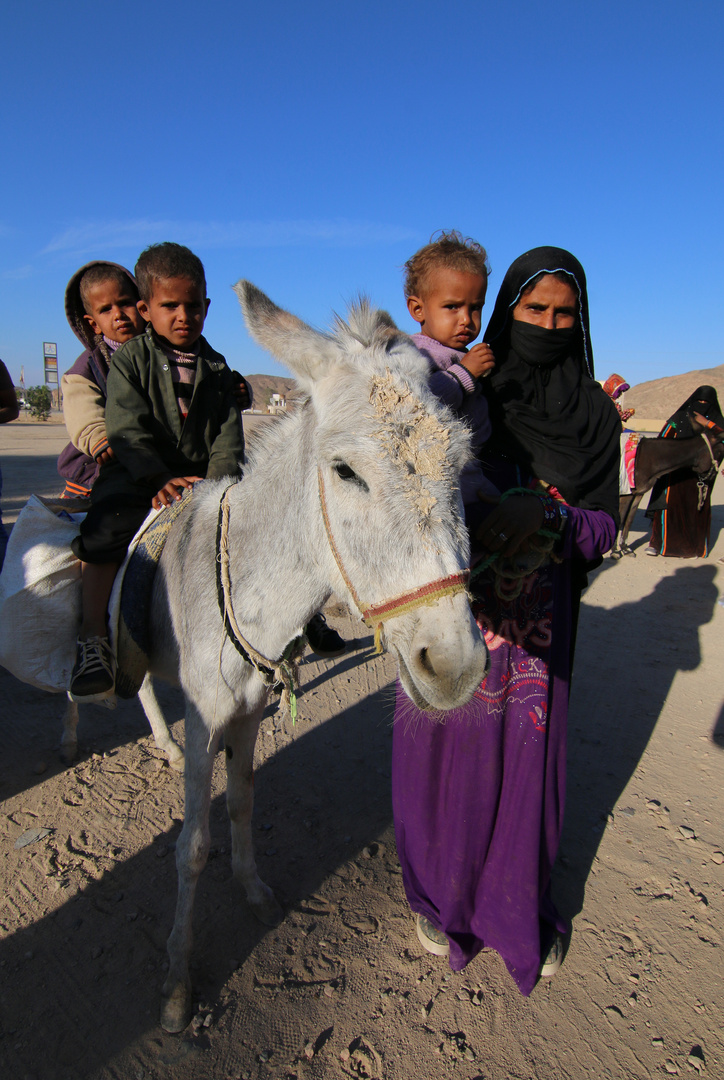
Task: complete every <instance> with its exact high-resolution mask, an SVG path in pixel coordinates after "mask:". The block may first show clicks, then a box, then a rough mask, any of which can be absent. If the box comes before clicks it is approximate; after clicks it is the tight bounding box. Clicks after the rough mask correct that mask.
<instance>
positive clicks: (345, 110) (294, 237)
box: [0, 0, 724, 385]
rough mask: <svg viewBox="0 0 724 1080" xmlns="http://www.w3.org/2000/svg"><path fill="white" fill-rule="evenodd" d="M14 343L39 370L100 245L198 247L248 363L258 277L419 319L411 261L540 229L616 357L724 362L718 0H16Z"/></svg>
mask: <svg viewBox="0 0 724 1080" xmlns="http://www.w3.org/2000/svg"><path fill="white" fill-rule="evenodd" d="M0 25H1V26H2V31H3V39H4V41H5V47H4V49H3V63H2V66H1V67H0V103H1V104H0V137H1V142H0V145H2V148H3V151H4V152H3V165H2V169H1V170H0V195H1V197H0V247H1V250H2V256H1V257H0V277H1V278H2V289H1V290H0V296H1V298H2V299H1V303H0V357H2V359H3V360H4V361H5V363H6V364H7V366H8V368H9V370H10V373H11V375H12V376H13V378H14V379H16V380H17V379H18V377H19V375H20V366H21V365H24V366H25V379H26V384H27V385H30V384H32V383H38V382H40V381H41V380H42V363H41V358H42V342H43V341H44V340H45V341H55V342H57V343H58V353H59V366H60V370H61V371H62V370H64V369H66V368H67V367H69V366H70V364H71V363H72V362H73V360H74V359H75V357H76V356H77V355H78V353H79V351H80V347H79V343H78V342H77V340H76V339H75V337H74V336H73V334H72V332H71V331H70V329H69V327H68V325H67V322H66V320H65V315H64V310H63V294H64V290H65V285H66V283H67V281H68V278H69V277H70V276H71V274H72V273H73V272H74V271H75V270H76V269H77V268H78V267H79V266H80V265H81V264H82V263H84V262H87V261H88V260H90V259H93V258H107V259H111V260H114V261H117V262H121V263H123V264H124V265H126V266H128V267H131V268H132V267H133V264H134V263H135V259H136V257H137V255H138V254H139V252H140V251H141V249H142V248H143V247H145V246H146V245H147V244H149V243H155V242H158V241H161V240H176V241H179V242H181V243H185V244H188V245H189V246H190V247H192V248H193V249H194V250H195V251H196V252H197V253H198V254H199V255H200V256H201V258H202V259H203V261H204V264H205V266H206V271H207V279H208V287H209V295H210V297H211V300H212V304H211V309H210V312H209V317H208V319H207V323H206V329H205V335H206V337H207V338H208V340H209V341H210V342H211V344H212V345H213V346H214V347H215V348H217V349H218V350H219V351H221V352H223V353H224V354H225V355H226V357H227V359H228V360H229V361H230V362H231V363H232V365H234V366H237V367H239V368H240V370H242V371H245V372H247V373H254V372H264V371H265V372H271V373H275V374H282V373H283V369H282V368H281V367H279V366H278V365H277V364H275V363H274V362H273V361H272V360H271V359H270V358H269V357H267V356H266V354H264V353H263V352H262V351H261V350H259V349H258V348H257V347H256V346H255V345H253V344H252V342H251V341H250V339H249V337H248V336H247V334H246V332H245V330H244V327H243V323H242V319H241V315H240V311H239V308H238V304H237V301H236V298H235V295H234V294H233V292H232V291H231V288H230V286H231V284H233V282H235V281H236V280H237V279H238V278H240V277H247V278H249V279H251V280H252V281H253V282H255V283H256V284H257V285H258V286H259V287H260V288H262V289H264V290H265V291H266V292H268V293H269V295H270V296H271V297H272V299H274V300H275V301H276V302H277V303H279V304H280V305H282V306H283V307H287V308H289V309H290V310H292V311H294V312H295V313H296V314H298V315H300V316H301V317H302V318H304V319H306V320H307V321H309V322H312V323H314V324H316V325H319V326H324V325H326V324H327V322H328V320H329V318H330V314H331V312H332V311H333V310H336V311H342V310H344V307H345V304H346V302H347V301H348V300H349V299H350V298H352V297H353V296H354V295H355V294H357V293H359V292H365V293H367V294H368V295H369V296H370V297H371V298H372V300H373V301H374V302H375V303H376V304H378V305H380V306H382V307H386V308H387V309H388V310H389V311H390V312H391V313H392V315H393V316H394V317H395V319H396V320H397V321H398V322H399V324H400V325H401V326H402V327H403V328H405V329H407V330H410V331H411V332H412V331H413V330H414V329H415V327H414V324H412V322H411V321H410V319H409V316H408V315H407V311H406V308H405V305H404V301H403V296H402V288H401V269H400V268H401V266H402V263H403V262H404V261H405V259H406V258H407V257H408V256H409V255H411V254H412V252H413V251H415V250H416V248H418V247H419V246H421V245H422V244H424V243H425V242H427V240H428V239H429V237H430V235H431V233H433V232H434V231H436V230H438V229H440V228H457V229H459V230H461V231H462V232H464V233H465V234H467V235H470V236H473V237H475V238H476V239H477V240H479V241H481V242H482V243H483V244H485V246H486V247H487V248H488V252H489V256H490V260H491V263H492V266H493V275H492V278H491V281H490V288H489V297H488V304H487V305H486V310H485V311H484V313H483V326H485V324H486V321H487V319H486V316H487V315H488V314H489V312H490V311H492V306H493V300H494V297H495V293H496V292H497V289H498V287H499V285H500V282H501V280H502V277H503V274H504V273H505V270H506V268H507V266H508V265H509V264H510V262H511V261H512V260H513V259H514V258H516V257H517V256H518V255H519V254H521V253H522V252H523V251H525V250H527V249H528V248H530V247H534V246H536V245H538V244H557V245H560V246H561V247H566V248H569V249H570V250H571V251H572V252H573V253H574V254H575V255H577V256H578V258H579V259H580V260H581V262H582V263H583V265H584V268H585V270H586V273H587V277H588V282H589V294H590V299H591V329H592V341H593V348H594V354H595V360H596V373H597V375H598V377H599V378H605V377H606V376H607V375H609V374H610V373H611V372H612V371H614V370H615V371H617V372H619V373H620V374H622V375H624V377H626V378H627V379H628V380H629V382H631V384H634V383H636V382H641V381H644V380H647V379H654V378H658V377H659V376H662V375H670V374H676V373H679V372H682V371H688V370H690V369H692V368H698V367H713V366H715V365H717V364H721V363H724V350H723V348H722V340H723V330H724V327H723V326H722V323H723V320H722V314H723V311H722V309H723V306H724V305H723V304H722V288H723V286H724V281H723V275H722V262H723V255H724V229H723V228H722V205H723V204H724V185H723V183H722V177H723V175H724V168H723V166H724V154H723V153H722V131H723V126H722V116H723V114H724V86H723V85H722V83H723V82H724V76H723V73H724V62H723V61H722V56H723V55H724V34H723V33H722V30H723V29H724V4H722V3H721V0H689V2H688V3H687V4H683V3H680V2H674V0H606V2H602V0H588V2H583V0H561V2H557V0H548V2H545V0H517V2H515V3H513V2H505V0H467V2H460V0H445V2H440V0H415V2H409V0H393V2H392V3H390V2H389V0H388V2H384V3H382V2H380V0H366V2H365V3H350V2H347V0H336V2H335V3H330V2H327V0H306V2H305V3H299V2H293V0H266V2H265V3H263V4H262V3H258V2H255V3H249V2H248V0H235V2H233V3H232V2H225V0H224V2H220V0H206V3H199V2H190V0H174V2H173V3H169V2H167V0H154V2H153V3H148V2H145V3H137V2H135V0H124V2H123V3H118V4H116V3H104V4H100V3H98V0H67V2H66V3H64V4H59V3H57V0H55V2H50V0H36V2H35V3H32V4H13V5H8V6H7V7H6V8H4V13H3V16H2V22H1V23H0Z"/></svg>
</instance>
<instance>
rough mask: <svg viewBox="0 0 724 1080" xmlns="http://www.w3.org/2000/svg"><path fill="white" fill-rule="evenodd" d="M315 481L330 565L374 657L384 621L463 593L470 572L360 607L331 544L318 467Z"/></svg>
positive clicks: (464, 571) (339, 556)
mask: <svg viewBox="0 0 724 1080" xmlns="http://www.w3.org/2000/svg"><path fill="white" fill-rule="evenodd" d="M317 481H318V487H319V503H320V506H321V508H322V519H323V521H324V528H325V531H326V533H327V540H328V541H329V546H330V548H331V550H332V554H333V555H334V561H335V562H336V564H337V569H338V570H339V572H340V574H341V575H342V580H343V581H344V583H345V585H346V586H347V588H348V589H349V592H350V595H351V597H352V599H353V600H354V602H355V606H356V607H357V610H358V611H359V613H360V615H361V616H362V622H363V623H364V624H365V626H369V628H370V629H371V630H374V632H375V654H379V653H381V652H382V628H383V623H384V622H385V621H386V620H387V619H394V618H396V617H397V616H398V615H405V614H407V612H408V611H413V610H414V609H415V608H418V607H422V606H423V605H431V604H435V603H437V601H438V600H440V599H441V598H442V597H443V596H454V595H455V593H459V592H466V591H467V585H468V579H469V577H470V571H469V570H460V571H458V572H457V573H456V574H449V575H448V576H447V577H444V578H437V579H436V580H435V581H430V582H428V584H427V585H420V586H419V587H418V588H416V589H411V590H410V591H409V592H404V593H400V595H399V596H393V597H391V598H390V599H389V600H382V601H381V602H380V603H378V604H366V603H364V602H363V601H362V600H360V598H359V596H358V594H357V590H356V589H355V587H354V585H353V584H352V582H351V581H350V579H349V576H348V574H347V572H346V570H345V568H344V563H343V562H342V557H341V555H340V554H339V551H338V549H337V545H336V544H335V542H334V536H333V534H332V526H331V525H330V521H329V514H328V512H327V499H326V496H325V490H324V478H323V476H322V470H321V469H320V468H319V467H317Z"/></svg>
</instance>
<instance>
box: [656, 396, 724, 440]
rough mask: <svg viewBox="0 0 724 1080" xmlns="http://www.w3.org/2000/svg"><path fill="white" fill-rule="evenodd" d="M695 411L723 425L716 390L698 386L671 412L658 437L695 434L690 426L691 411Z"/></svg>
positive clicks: (723, 419) (681, 436) (718, 425)
mask: <svg viewBox="0 0 724 1080" xmlns="http://www.w3.org/2000/svg"><path fill="white" fill-rule="evenodd" d="M695 412H696V413H699V414H700V415H701V416H704V417H706V419H707V420H712V421H713V422H714V423H715V424H716V425H717V427H724V416H722V412H721V409H720V408H719V398H718V397H717V393H716V390H715V389H714V387H713V386H699V387H697V389H696V390H695V391H694V393H693V394H690V395H689V397H688V398H687V399H686V401H685V402H684V403H683V404H682V405H679V407H678V409H677V410H676V412H674V413H672V414H671V416H670V417H669V419H668V420H667V421H666V423H665V424H664V426H663V427H662V429H661V431H660V432H659V437H661V436H663V437H664V438H674V439H688V438H691V436H692V435H696V432H695V431H694V428H693V427H692V426H691V419H692V413H695Z"/></svg>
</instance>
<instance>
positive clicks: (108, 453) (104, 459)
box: [96, 446, 116, 465]
mask: <svg viewBox="0 0 724 1080" xmlns="http://www.w3.org/2000/svg"><path fill="white" fill-rule="evenodd" d="M115 456H116V455H115V454H114V453H113V451H112V450H111V448H110V446H109V447H108V448H107V449H106V450H104V451H103V453H102V454H99V455H98V457H97V458H96V463H97V464H98V465H107V464H108V462H109V461H112V460H113V458H114V457H115Z"/></svg>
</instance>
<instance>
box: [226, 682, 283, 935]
mask: <svg viewBox="0 0 724 1080" xmlns="http://www.w3.org/2000/svg"><path fill="white" fill-rule="evenodd" d="M263 709H264V703H263V702H262V704H261V705H260V706H259V708H258V710H257V711H256V713H254V714H251V715H249V716H242V717H238V718H237V719H235V720H232V721H231V723H230V724H229V725H228V726H227V728H226V730H225V732H224V745H225V747H226V805H227V808H228V811H229V818H230V820H231V867H232V871H233V874H234V877H235V878H236V880H237V881H238V882H239V883H240V884H241V885H242V886H243V887H244V889H245V890H246V899H247V901H248V903H249V907H250V908H251V910H252V911H253V912H254V914H255V915H256V917H257V919H259V920H260V922H263V923H265V924H266V925H267V926H277V925H278V924H279V923H280V922H281V921H282V919H283V918H284V912H283V911H282V909H281V907H280V906H279V904H278V903H277V901H276V898H275V896H274V893H273V892H272V890H271V889H270V888H269V886H268V885H265V884H264V882H263V881H262V880H261V878H260V877H259V875H258V873H257V869H256V860H255V858H254V841H253V840H252V835H251V815H252V810H253V808H254V745H255V743H256V736H257V732H258V730H259V722H260V720H261V715H262V712H263Z"/></svg>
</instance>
